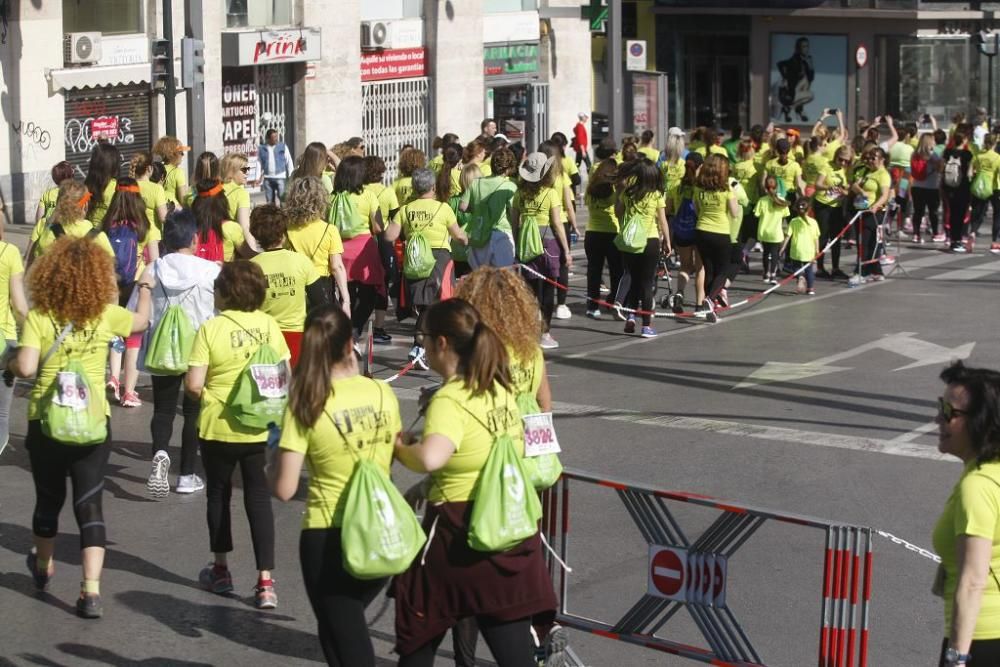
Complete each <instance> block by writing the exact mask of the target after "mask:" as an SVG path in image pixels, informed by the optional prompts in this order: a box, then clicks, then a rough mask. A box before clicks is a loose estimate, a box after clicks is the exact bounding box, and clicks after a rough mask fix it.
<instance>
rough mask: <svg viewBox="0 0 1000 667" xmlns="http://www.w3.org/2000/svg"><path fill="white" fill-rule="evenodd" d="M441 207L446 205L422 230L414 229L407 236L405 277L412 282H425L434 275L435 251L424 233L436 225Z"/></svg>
mask: <svg viewBox="0 0 1000 667" xmlns="http://www.w3.org/2000/svg"><path fill="white" fill-rule="evenodd" d="M441 206H444V204H441V205H440V206H438V208H437V210H436V211H434V215H432V216H431V220H430V222H428V223H427V224H426V225H424V226H423V227H421V228H420V229H414V230H413V231H412V232H411V233H410V234H407V237H406V247H405V249H404V259H403V275H404V276H406V277H407V278H409V279H410V280H424V279H425V278H429V277H430V275H431V274H432V273H434V267H435V266H437V260H436V259H434V249H433V248H431V242H430V241H428V240H427V237H426V236H424V233H423V232H424V230H426V229H427V228H428V227H430V226H431V225H432V224H434V218H436V217H437V214H438V212H439V211H440V210H441Z"/></svg>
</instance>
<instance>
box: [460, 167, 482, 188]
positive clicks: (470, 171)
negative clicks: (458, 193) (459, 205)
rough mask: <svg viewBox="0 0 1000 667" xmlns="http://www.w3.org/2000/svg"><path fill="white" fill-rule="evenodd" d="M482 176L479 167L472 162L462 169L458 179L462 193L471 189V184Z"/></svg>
mask: <svg viewBox="0 0 1000 667" xmlns="http://www.w3.org/2000/svg"><path fill="white" fill-rule="evenodd" d="M482 175H483V172H482V171H481V170H480V169H479V165H478V164H476V163H474V162H472V163H469V164H467V165H465V166H464V167H462V173H461V175H460V176H459V177H458V184H459V185H460V186H461V187H462V192H465V191H466V190H468V189H469V188H470V187H472V182H473V181H474V180H476V179H477V178H480V177H481V176H482Z"/></svg>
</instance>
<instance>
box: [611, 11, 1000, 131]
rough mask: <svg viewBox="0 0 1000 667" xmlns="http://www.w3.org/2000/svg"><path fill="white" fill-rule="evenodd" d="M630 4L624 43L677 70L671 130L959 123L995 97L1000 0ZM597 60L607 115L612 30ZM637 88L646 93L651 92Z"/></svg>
mask: <svg viewBox="0 0 1000 667" xmlns="http://www.w3.org/2000/svg"><path fill="white" fill-rule="evenodd" d="M622 9H623V26H622V28H623V33H624V35H623V36H624V38H625V39H637V40H644V41H645V43H646V46H647V51H648V69H649V70H651V71H655V72H657V73H660V74H662V75H665V76H666V79H667V85H666V94H665V99H664V100H661V102H662V103H663V106H664V112H665V114H666V116H667V118H668V119H669V125H678V126H682V127H687V128H691V127H696V126H707V125H715V126H717V127H720V128H723V129H727V130H728V129H730V128H732V127H734V126H736V125H740V126H742V127H744V128H748V127H749V126H750V125H752V124H757V123H760V124H762V125H767V124H768V123H769V122H774V123H775V124H779V125H790V126H800V127H810V126H811V125H812V124H813V123H814V122H815V120H816V118H817V117H818V116H819V115H820V114H821V113H822V112H823V110H824V109H833V108H836V109H840V110H843V111H844V112H845V113H844V117H845V119H846V120H847V121H848V124H850V123H851V119H855V120H856V119H857V118H859V117H860V118H868V119H870V118H872V117H873V116H875V115H877V114H890V115H895V116H897V117H902V118H906V119H909V120H919V119H920V118H921V117H922V116H923V114H925V113H927V114H932V115H934V116H935V117H936V118H937V120H938V121H941V120H944V121H945V122H947V121H948V119H950V118H951V116H952V115H953V114H954V113H956V112H964V113H966V114H971V113H972V112H973V111H974V110H975V109H976V108H977V107H986V106H987V105H988V102H989V99H990V95H989V80H990V78H989V76H988V73H989V64H990V63H989V60H990V57H988V56H985V55H983V54H982V53H980V51H979V50H978V49H977V48H976V46H975V45H974V44H973V40H972V37H973V36H974V35H976V34H977V33H979V32H980V31H982V30H992V29H993V28H994V26H995V23H994V21H993V17H994V15H995V13H996V11H997V10H998V9H1000V3H985V2H982V3H981V2H975V1H973V2H964V3H961V2H940V1H918V0H773V1H771V2H763V1H760V0H749V1H747V2H735V1H733V0H638V1H629V0H625V1H623V3H622ZM592 55H593V59H594V67H595V73H594V81H595V95H594V97H595V109H596V110H597V111H599V112H606V111H607V110H606V100H607V99H608V96H607V93H606V90H607V87H606V82H605V81H606V77H605V74H604V70H603V68H604V62H605V58H606V40H605V39H604V37H603V36H602V35H600V34H597V35H595V37H594V39H593V52H592ZM997 74H998V73H997V72H995V73H994V78H993V87H994V93H996V90H995V89H996V76H997ZM633 88H634V90H632V89H633ZM629 89H630V91H631V92H630V97H632V96H633V94H635V95H639V96H640V97H642V98H643V100H645V99H646V92H645V91H644V90H643V89H642V88H640V87H636V86H634V85H633V86H630V87H629ZM993 99H994V103H995V106H996V102H997V101H998V99H997V97H996V94H994V96H993ZM635 108H636V109H642V108H645V106H644V105H643V104H639V105H635ZM993 115H994V116H996V115H998V112H997V110H996V109H994V110H993ZM628 120H629V121H632V125H633V126H636V125H641V124H642V118H639V120H638V121H637V122H636V121H634V119H633V118H632V117H631V115H629V117H628Z"/></svg>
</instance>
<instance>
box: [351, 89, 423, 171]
mask: <svg viewBox="0 0 1000 667" xmlns="http://www.w3.org/2000/svg"><path fill="white" fill-rule="evenodd" d="M430 132H431V98H430V79H429V78H427V77H420V78H416V79H400V80H398V81H377V82H372V83H365V84H362V85H361V136H362V138H363V139H364V140H365V144H366V146H367V152H368V154H370V155H378V156H379V157H381V158H382V159H383V160H385V166H386V172H385V178H386V182H387V183H388V182H391V181H392V180H393V179H395V178H396V173H397V172H396V165H397V163H398V162H399V150H400V149H401V148H402V147H403V146H405V145H407V144H409V145H411V146H413V147H414V148H418V149H420V150H422V151H423V152H424V153H425V154H427V155H428V156H430V152H431V150H430V149H431V138H430Z"/></svg>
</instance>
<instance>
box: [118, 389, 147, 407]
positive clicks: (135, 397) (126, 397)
mask: <svg viewBox="0 0 1000 667" xmlns="http://www.w3.org/2000/svg"><path fill="white" fill-rule="evenodd" d="M121 406H122V407H123V408H141V407H142V399H140V398H139V394H137V393H136V392H134V391H126V392H125V393H124V394H123V395H122V400H121Z"/></svg>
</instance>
